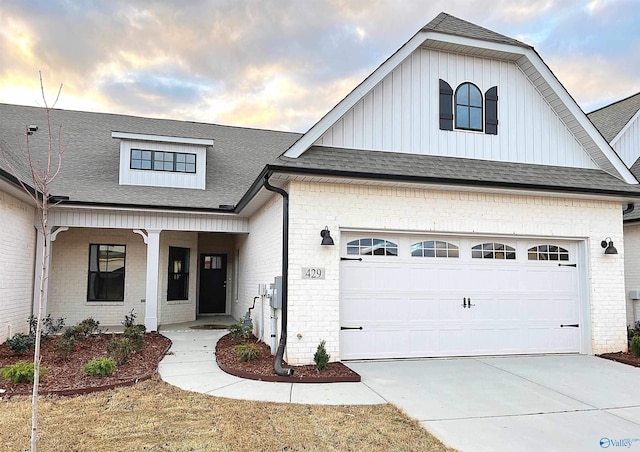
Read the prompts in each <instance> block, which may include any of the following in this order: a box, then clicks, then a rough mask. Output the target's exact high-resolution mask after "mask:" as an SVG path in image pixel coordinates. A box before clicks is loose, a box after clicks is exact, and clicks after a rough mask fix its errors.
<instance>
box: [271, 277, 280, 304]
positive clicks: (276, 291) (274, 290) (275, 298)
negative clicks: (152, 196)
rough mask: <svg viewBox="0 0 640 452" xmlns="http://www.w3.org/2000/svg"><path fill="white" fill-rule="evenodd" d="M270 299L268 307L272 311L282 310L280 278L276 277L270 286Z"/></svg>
mask: <svg viewBox="0 0 640 452" xmlns="http://www.w3.org/2000/svg"><path fill="white" fill-rule="evenodd" d="M270 292H271V297H270V301H269V306H271V307H272V308H274V309H282V276H276V277H275V280H274V281H273V284H271V285H270Z"/></svg>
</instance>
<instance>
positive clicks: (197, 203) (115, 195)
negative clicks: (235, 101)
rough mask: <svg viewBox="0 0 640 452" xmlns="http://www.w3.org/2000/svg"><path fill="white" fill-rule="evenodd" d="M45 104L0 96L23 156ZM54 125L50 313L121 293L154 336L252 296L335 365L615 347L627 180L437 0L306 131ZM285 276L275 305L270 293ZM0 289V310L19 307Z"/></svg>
mask: <svg viewBox="0 0 640 452" xmlns="http://www.w3.org/2000/svg"><path fill="white" fill-rule="evenodd" d="M41 114H42V112H41V111H40V110H39V109H36V108H30V107H18V106H12V105H0V118H1V119H0V138H2V141H0V144H3V146H5V147H6V149H7V150H8V151H9V152H12V151H15V150H17V149H18V148H19V143H18V139H16V138H15V137H16V136H19V134H17V133H16V131H17V130H21V129H20V128H24V124H35V123H37V121H38V119H37V118H38V115H41ZM53 120H54V123H55V124H63V128H64V130H65V131H67V132H68V133H69V134H70V135H72V136H73V137H74V141H72V142H71V145H70V148H69V151H68V153H67V155H66V157H65V166H64V168H63V173H62V174H61V178H60V181H59V182H58V183H57V184H56V186H55V187H54V194H55V195H59V196H67V197H68V200H66V201H64V202H62V203H61V204H60V205H58V206H57V207H55V209H53V211H52V215H51V224H53V225H54V226H55V227H56V228H57V229H56V234H55V240H53V241H52V258H51V259H52V261H51V264H52V271H51V277H50V282H49V288H48V290H49V305H48V307H47V312H50V313H51V314H52V315H54V316H64V317H66V318H67V319H68V322H69V323H73V322H76V321H79V320H81V319H83V318H85V317H87V316H89V315H91V316H93V317H94V318H96V319H97V320H99V321H100V322H101V323H103V324H114V323H117V322H119V320H120V319H121V318H122V317H123V316H124V314H125V313H127V312H129V311H130V310H131V309H135V311H136V312H137V313H138V314H140V315H141V317H142V316H143V317H144V321H145V324H146V325H147V327H148V328H149V329H152V330H154V329H157V327H158V325H163V324H169V323H175V322H182V321H188V320H193V319H195V318H196V317H198V316H205V315H212V314H231V315H233V316H235V317H240V316H242V315H243V314H244V313H245V312H246V311H247V309H248V308H249V307H251V306H252V304H253V302H254V301H255V302H256V308H255V310H253V312H252V317H253V320H254V325H255V333H256V335H258V336H260V337H261V338H262V339H263V340H265V341H267V342H268V341H269V338H270V337H271V336H272V335H273V336H275V337H276V338H277V337H278V336H280V334H281V333H282V332H284V333H285V340H286V359H287V362H289V363H290V364H301V363H309V362H311V361H312V357H313V352H314V351H315V349H316V347H317V345H318V343H319V341H320V340H326V343H327V348H328V351H329V353H330V354H331V356H332V359H334V360H337V359H356V358H383V357H390V358H394V357H431V356H462V355H485V354H491V355H495V354H518V353H585V354H592V353H602V352H607V351H618V350H624V349H626V333H625V325H626V323H627V321H628V319H627V310H626V305H625V273H624V258H625V246H624V240H623V222H622V216H623V209H624V207H625V206H626V205H627V204H629V203H633V202H634V201H635V200H638V199H640V188H639V186H638V181H637V180H636V178H635V177H634V176H633V174H632V172H631V171H630V170H629V169H628V168H627V166H626V165H625V164H624V162H623V161H622V160H621V159H620V158H619V157H618V155H617V154H616V152H615V151H614V150H613V149H612V148H611V146H610V145H609V144H608V142H607V140H605V139H604V138H603V137H602V135H601V134H600V133H599V132H598V130H597V129H596V128H595V127H594V126H593V124H592V123H591V122H590V121H589V119H588V118H587V117H586V115H585V114H584V113H583V112H582V110H580V108H579V107H578V106H577V105H576V104H575V102H574V101H573V99H572V98H571V96H570V95H569V94H568V93H567V92H566V90H565V89H564V88H563V87H562V85H561V84H560V83H559V81H558V80H557V79H556V78H555V76H554V75H553V73H551V71H550V70H549V68H548V67H547V66H546V65H545V64H544V62H543V61H542V60H541V59H540V57H539V56H538V54H537V53H536V52H535V51H534V50H533V49H532V48H531V47H530V46H528V45H526V44H523V43H521V42H519V41H516V40H514V39H511V38H508V37H505V36H502V35H499V34H497V33H494V32H492V31H489V30H486V29H483V28H481V27H478V26H476V25H473V24H470V23H468V22H464V21H462V20H459V19H457V18H454V17H452V16H449V15H446V14H441V15H439V16H438V17H437V18H435V19H434V20H433V21H432V22H430V23H429V24H428V25H427V26H425V27H424V28H423V29H422V30H420V31H419V32H418V33H417V34H416V35H415V36H414V37H413V38H412V39H411V40H409V41H408V42H407V43H406V44H405V45H404V46H402V47H401V48H400V49H399V50H398V51H397V52H396V53H395V54H394V55H392V56H391V57H390V58H389V59H388V60H386V61H385V62H384V63H383V64H382V65H381V66H380V67H379V68H378V69H377V70H376V71H374V72H373V73H372V74H371V75H370V76H369V77H368V78H367V79H366V80H365V81H364V82H362V84H360V85H359V86H358V87H356V89H354V91H352V92H351V93H350V94H349V95H348V96H347V97H346V98H345V99H344V100H343V101H342V102H340V103H339V104H338V105H337V106H336V107H335V108H334V109H332V110H331V111H330V112H329V113H328V114H327V115H325V116H324V117H323V118H322V119H321V120H320V121H319V122H318V123H317V124H316V125H314V126H313V127H312V128H311V129H310V130H309V131H308V132H307V133H305V134H303V135H300V134H292V133H284V132H274V131H264V130H253V129H245V128H234V127H224V126H218V125H212V124H197V123H186V122H180V121H169V120H154V119H147V118H137V117H127V116H121V115H105V114H94V113H82V112H73V111H60V110H55V111H54V112H53ZM38 139H40V140H42V138H38V136H37V134H34V138H33V140H34V141H33V144H34V145H36V144H38V143H37V140H38ZM40 144H41V145H42V144H43V142H42V141H41V142H40ZM3 174H4V173H3ZM5 176H6V175H5ZM5 178H6V177H5ZM7 179H10V178H7ZM6 185H11V184H9V183H8V184H6ZM14 185H15V184H14ZM2 187H4V185H3V186H2ZM2 187H0V188H2ZM271 187H276V190H278V189H279V190H284V192H283V193H274V192H273V191H272V190H273V188H271ZM3 190H4V188H3ZM5 192H6V191H5ZM6 193H8V192H6ZM282 194H285V195H286V197H285V196H282ZM14 198H15V196H14ZM14 198H11V199H14ZM12 202H15V200H14V201H12ZM0 208H1V209H3V211H2V212H1V213H2V215H3V217H4V211H5V210H7V209H8V207H6V206H5V203H3V204H0ZM24 209H26V215H23V216H22V220H21V221H20V222H18V223H19V224H18V225H17V226H15V232H12V233H11V235H9V236H7V237H6V238H5V237H4V236H3V238H5V240H4V241H3V242H5V245H6V246H9V247H10V249H12V250H13V251H12V252H14V253H15V252H16V250H18V251H21V248H20V246H19V245H17V244H16V243H15V240H14V239H13V236H15V235H16V234H23V235H24V234H27V236H28V237H30V238H29V240H30V246H31V250H32V251H31V252H30V253H31V254H28V253H27V254H21V253H18V254H19V255H20V258H21V259H22V260H23V261H24V262H25V265H31V267H30V268H32V267H33V263H32V262H33V260H32V255H33V248H34V246H35V232H33V229H32V227H30V226H29V221H28V220H29V216H31V215H33V212H31V211H29V209H28V207H27V206H24ZM285 211H286V212H287V213H288V221H287V222H286V224H285V221H284V212H285ZM25 218H26V220H25ZM285 226H286V228H285ZM321 231H327V232H328V233H329V234H330V236H331V239H332V241H333V245H328V244H325V245H322V244H321V242H330V240H328V239H329V237H327V236H326V234H327V232H323V234H324V237H321ZM625 233H626V231H625ZM29 234H30V236H29ZM283 239H285V240H286V241H285V242H283ZM605 239H607V240H610V241H613V242H614V243H615V247H616V249H617V251H618V254H617V255H611V254H606V255H605V254H604V249H603V248H602V247H601V242H602V241H603V240H605ZM283 245H286V247H287V248H288V251H287V254H286V259H284V257H285V256H283ZM30 256H31V257H30ZM0 259H2V262H1V263H2V267H1V268H2V269H3V270H2V272H5V270H4V269H5V268H6V267H7V265H6V264H8V263H9V262H10V259H9V258H8V255H7V256H5V255H4V253H3V255H2V256H0ZM31 271H32V272H33V270H31ZM285 272H286V275H285V276H286V280H285V286H286V290H284V289H283V291H282V292H283V296H284V300H283V302H284V304H285V305H286V307H285V306H283V308H282V309H280V308H277V309H275V311H274V312H273V313H272V311H271V308H270V306H269V299H268V298H267V297H265V296H264V291H263V290H262V287H263V286H264V285H265V284H266V285H268V284H270V283H273V282H274V278H275V277H276V276H280V275H283V274H285ZM21 274H22V273H21ZM5 275H8V273H7V274H5V273H3V275H2V277H5V278H10V277H9V276H5ZM0 281H2V279H0ZM0 290H2V291H3V292H0V303H2V304H0V315H2V317H0V319H3V318H4V315H5V314H4V313H5V306H7V308H6V312H8V311H9V306H21V307H22V309H23V311H24V310H25V306H29V305H30V303H31V302H30V297H31V294H30V293H29V294H25V293H18V294H15V295H12V294H10V293H9V292H8V291H6V290H5V289H4V288H3V287H2V286H0ZM7 297H8V298H10V299H11V300H12V301H11V303H9V304H8V305H7V304H6V303H4V302H3V300H4V299H6V298H7ZM11 309H14V308H11ZM28 311H29V309H26V312H28ZM26 312H25V313H26ZM272 314H275V315H276V316H277V317H278V322H279V323H278V325H276V327H275V328H274V327H273V326H272V325H271V317H272ZM20 315H24V313H19V314H18V317H19V316H20ZM283 315H284V316H286V317H287V321H286V322H284V321H283ZM2 321H3V320H0V325H1V324H2ZM12 321H13V320H12ZM4 328H5V331H6V328H7V327H6V326H5V327H4ZM0 334H2V332H1V331H0ZM3 339H4V338H3ZM281 345H282V346H284V342H281Z"/></svg>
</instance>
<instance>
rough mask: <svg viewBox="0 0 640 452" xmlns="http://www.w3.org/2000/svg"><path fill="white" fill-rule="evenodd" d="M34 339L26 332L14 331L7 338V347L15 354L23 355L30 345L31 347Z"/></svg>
mask: <svg viewBox="0 0 640 452" xmlns="http://www.w3.org/2000/svg"><path fill="white" fill-rule="evenodd" d="M34 342H35V341H34V339H33V337H31V336H27V335H26V334H22V333H16V334H14V335H13V336H11V338H9V339H7V347H9V350H11V351H12V352H13V353H15V354H16V355H24V354H25V353H26V352H27V351H28V350H29V349H30V348H31V347H33V344H34Z"/></svg>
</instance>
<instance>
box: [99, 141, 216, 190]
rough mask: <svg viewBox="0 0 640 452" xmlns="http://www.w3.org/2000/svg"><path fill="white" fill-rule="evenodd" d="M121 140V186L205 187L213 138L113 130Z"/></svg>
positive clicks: (202, 188)
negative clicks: (208, 156)
mask: <svg viewBox="0 0 640 452" xmlns="http://www.w3.org/2000/svg"><path fill="white" fill-rule="evenodd" d="M111 136H112V137H113V138H119V139H120V140H121V141H120V185H145V186H151V187H171V188H196V189H200V190H204V189H205V181H206V157H207V146H213V140H210V139H203V138H184V137H170V136H159V135H143V134H137V133H125V132H113V133H112V134H111Z"/></svg>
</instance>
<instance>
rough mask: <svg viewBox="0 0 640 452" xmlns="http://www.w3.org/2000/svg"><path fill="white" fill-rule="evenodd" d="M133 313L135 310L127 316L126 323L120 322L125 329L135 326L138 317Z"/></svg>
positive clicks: (125, 317)
mask: <svg viewBox="0 0 640 452" xmlns="http://www.w3.org/2000/svg"><path fill="white" fill-rule="evenodd" d="M133 311H134V310H133V309H132V310H131V312H129V314H125V316H124V322H120V323H121V324H122V326H124V327H125V328H128V327H130V326H133V325H134V324H135V323H136V317H137V316H136V314H135V313H134V312H133Z"/></svg>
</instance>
